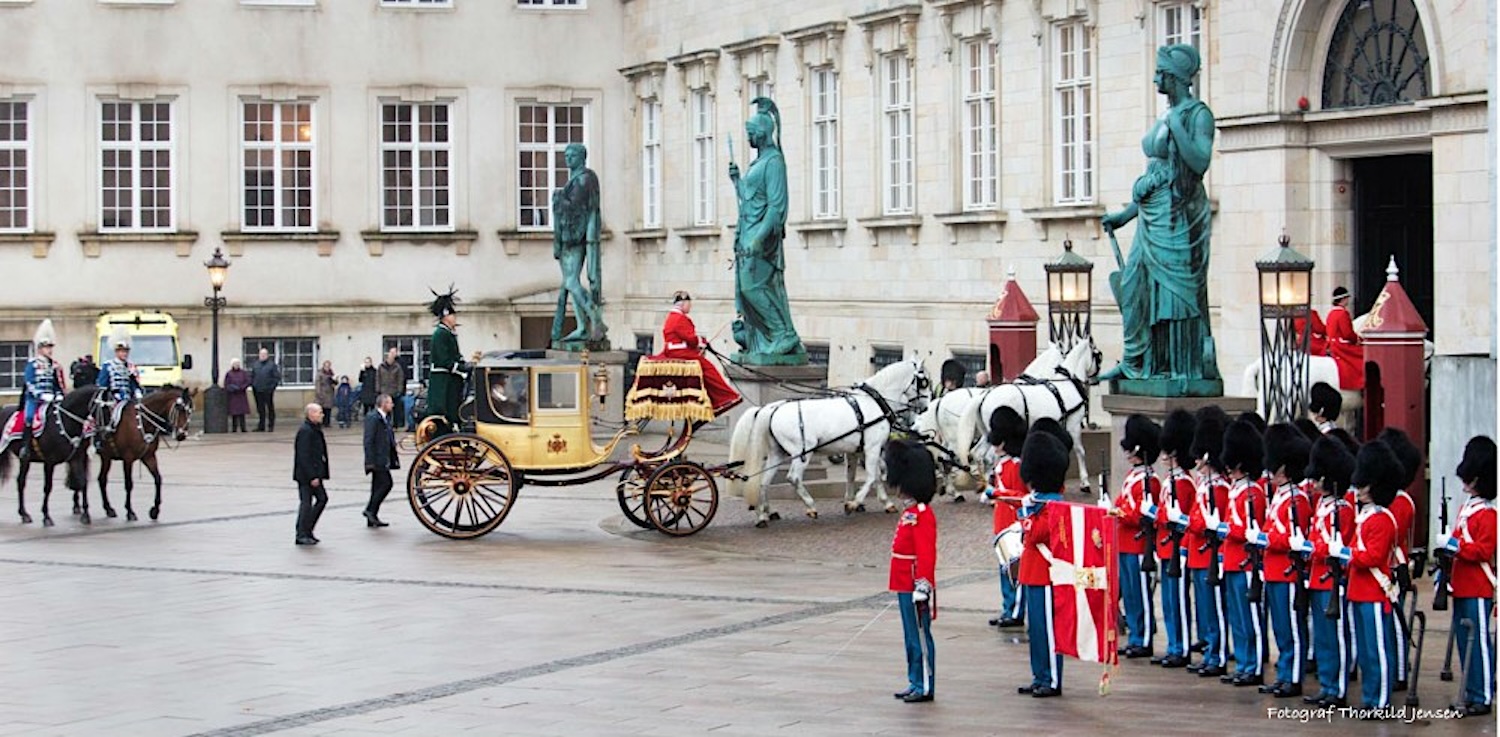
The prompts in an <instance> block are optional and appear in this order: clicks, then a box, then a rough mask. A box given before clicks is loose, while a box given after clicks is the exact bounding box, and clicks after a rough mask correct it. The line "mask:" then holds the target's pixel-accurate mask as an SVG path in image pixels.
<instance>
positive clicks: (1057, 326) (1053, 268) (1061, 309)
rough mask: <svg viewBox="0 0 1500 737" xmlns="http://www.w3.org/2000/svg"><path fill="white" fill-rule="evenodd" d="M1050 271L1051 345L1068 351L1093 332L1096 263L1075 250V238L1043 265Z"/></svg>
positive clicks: (1065, 351)
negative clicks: (1055, 258) (1052, 259)
mask: <svg viewBox="0 0 1500 737" xmlns="http://www.w3.org/2000/svg"><path fill="white" fill-rule="evenodd" d="M1042 268H1044V269H1046V270H1047V330H1048V337H1049V339H1050V340H1051V341H1052V344H1053V345H1055V346H1057V347H1058V349H1059V350H1061V351H1062V352H1064V353H1067V352H1068V351H1069V350H1071V349H1072V348H1073V344H1074V343H1075V342H1077V341H1079V340H1084V339H1087V338H1088V337H1090V335H1092V332H1093V326H1094V325H1093V323H1094V318H1093V314H1094V310H1093V306H1094V305H1093V294H1094V262H1092V261H1090V260H1088V259H1086V258H1084V257H1082V256H1079V255H1078V254H1076V253H1074V252H1073V240H1072V239H1071V238H1068V239H1064V240H1063V252H1062V255H1061V256H1058V257H1057V260H1055V261H1049V262H1047V263H1046V264H1044V265H1043V266H1042Z"/></svg>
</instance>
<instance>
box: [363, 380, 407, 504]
mask: <svg viewBox="0 0 1500 737" xmlns="http://www.w3.org/2000/svg"><path fill="white" fill-rule="evenodd" d="M394 405H395V402H394V401H393V400H392V399H391V395H389V394H381V395H379V396H377V397H376V398H375V409H374V411H372V412H370V414H369V415H367V416H365V473H366V474H369V476H370V502H369V503H368V504H366V505H365V526H366V527H389V526H390V525H389V524H387V523H385V522H381V521H380V505H381V503H382V502H384V501H385V496H386V495H387V494H389V493H391V471H394V470H396V469H398V468H400V467H401V461H400V460H399V459H398V458H397V457H396V430H395V426H394V425H392V424H391V423H392V417H391V408H392V407H393V406H394Z"/></svg>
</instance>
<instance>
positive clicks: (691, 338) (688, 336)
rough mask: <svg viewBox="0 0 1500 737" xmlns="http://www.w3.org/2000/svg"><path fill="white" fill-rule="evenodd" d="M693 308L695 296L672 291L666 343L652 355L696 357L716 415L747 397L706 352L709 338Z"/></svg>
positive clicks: (664, 334) (665, 325)
mask: <svg viewBox="0 0 1500 737" xmlns="http://www.w3.org/2000/svg"><path fill="white" fill-rule="evenodd" d="M692 311H693V296H692V295H691V294H688V293H687V292H682V291H679V292H677V293H676V294H674V295H672V311H671V312H668V313H667V321H666V322H665V323H663V324H662V327H661V337H662V341H663V343H664V344H665V345H664V348H663V350H662V352H661V353H659V354H657V355H655V356H652V358H671V359H677V360H682V361H697V362H698V365H699V366H702V367H703V388H704V390H705V391H707V392H708V399H709V401H710V402H712V403H713V408H714V415H715V416H718V415H722V414H724V413H725V412H728V411H729V410H730V409H732V408H734V406H735V405H737V404H739V403H740V402H741V401H744V398H743V397H741V396H740V393H739V392H737V391H735V390H734V387H732V386H730V385H729V382H727V381H725V380H724V375H723V374H721V373H719V368H718V367H717V366H715V365H714V364H713V362H712V361H710V360H708V356H705V355H703V349H705V348H707V347H708V341H707V340H705V339H704V338H703V337H702V336H700V335H698V328H697V326H695V325H693V320H692V318H690V317H688V313H690V312H692Z"/></svg>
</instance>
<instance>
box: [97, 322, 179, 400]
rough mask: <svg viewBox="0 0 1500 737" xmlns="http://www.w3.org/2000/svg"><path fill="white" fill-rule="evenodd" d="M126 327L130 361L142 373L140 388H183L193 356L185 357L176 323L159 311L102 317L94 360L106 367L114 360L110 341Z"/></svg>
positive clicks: (148, 389)
mask: <svg viewBox="0 0 1500 737" xmlns="http://www.w3.org/2000/svg"><path fill="white" fill-rule="evenodd" d="M121 326H123V327H124V328H125V333H126V334H127V335H129V336H130V361H131V363H134V364H135V365H136V367H137V368H138V369H140V372H141V387H142V388H143V389H146V390H147V391H150V390H152V389H160V388H161V387H164V386H167V385H168V384H171V385H174V386H182V372H183V370H184V369H186V370H191V369H192V368H193V357H192V356H184V355H182V354H181V352H180V351H179V350H178V346H177V321H176V320H173V319H172V316H171V315H168V314H167V313H165V312H159V311H156V310H149V311H148V310H133V311H130V312H108V313H105V314H103V315H100V316H99V322H98V325H97V331H96V332H97V333H98V336H99V343H98V345H99V352H98V353H97V354H96V355H95V360H96V361H97V362H98V363H100V364H103V363H104V362H105V361H108V360H109V359H111V358H114V355H115V352H114V350H113V349H112V348H110V346H109V338H110V336H111V335H112V334H114V332H115V329H116V328H118V327H121Z"/></svg>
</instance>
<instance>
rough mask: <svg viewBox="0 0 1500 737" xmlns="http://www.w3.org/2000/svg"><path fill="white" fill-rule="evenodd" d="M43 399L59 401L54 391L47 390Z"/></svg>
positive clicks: (44, 400)
mask: <svg viewBox="0 0 1500 737" xmlns="http://www.w3.org/2000/svg"><path fill="white" fill-rule="evenodd" d="M42 401H43V402H56V401H57V395H56V394H53V393H52V392H45V393H43V394H42Z"/></svg>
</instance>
